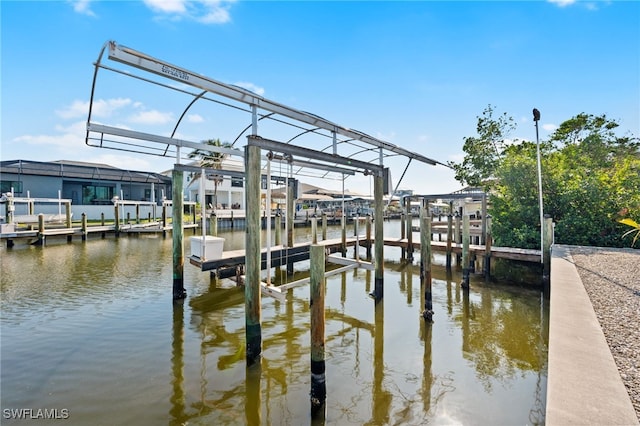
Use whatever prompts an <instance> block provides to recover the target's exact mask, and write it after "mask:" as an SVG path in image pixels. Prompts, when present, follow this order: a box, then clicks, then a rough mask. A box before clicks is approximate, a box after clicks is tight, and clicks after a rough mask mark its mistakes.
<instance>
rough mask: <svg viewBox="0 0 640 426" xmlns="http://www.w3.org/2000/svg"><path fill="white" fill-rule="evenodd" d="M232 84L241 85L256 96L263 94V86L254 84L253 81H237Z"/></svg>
mask: <svg viewBox="0 0 640 426" xmlns="http://www.w3.org/2000/svg"><path fill="white" fill-rule="evenodd" d="M233 84H234V85H235V86H238V87H242V88H243V89H247V90H248V91H250V92H253V93H255V94H256V95H258V96H264V88H263V87H260V86H256V85H255V84H253V83H249V82H247V81H239V82H237V83H233Z"/></svg>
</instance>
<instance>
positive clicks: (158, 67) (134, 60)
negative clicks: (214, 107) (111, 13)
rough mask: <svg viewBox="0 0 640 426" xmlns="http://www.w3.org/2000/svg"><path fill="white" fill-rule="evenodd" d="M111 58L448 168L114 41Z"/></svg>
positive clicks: (110, 53) (110, 47) (110, 46)
mask: <svg viewBox="0 0 640 426" xmlns="http://www.w3.org/2000/svg"><path fill="white" fill-rule="evenodd" d="M109 59H111V60H114V61H117V62H121V63H124V64H127V65H130V66H133V67H136V68H139V69H142V70H145V71H148V72H151V73H154V74H157V75H160V76H163V77H166V78H169V79H172V80H175V81H179V82H181V83H184V84H187V85H190V86H194V87H198V88H200V89H203V90H206V91H209V92H212V93H215V94H218V95H221V96H224V97H227V98H230V99H233V100H236V101H238V102H242V103H245V104H248V105H252V106H254V107H258V108H261V109H263V110H266V111H269V112H273V113H277V114H280V115H283V116H285V117H288V118H291V119H294V120H297V121H300V122H302V123H307V124H310V125H312V126H315V127H319V128H321V129H325V130H328V131H330V132H335V133H338V134H341V135H343V136H347V137H349V138H353V139H356V140H359V141H362V142H365V143H368V144H370V145H373V146H376V147H379V148H383V149H385V150H388V151H391V152H393V153H396V154H399V155H403V156H405V157H408V158H411V159H415V160H417V161H420V162H422V163H426V164H430V165H436V164H440V165H443V166H446V164H444V163H441V162H439V161H436V160H433V159H431V158H428V157H425V156H423V155H421V154H418V153H415V152H411V151H408V150H406V149H403V148H400V147H398V146H396V145H394V144H392V143H389V142H385V141H382V140H380V139H377V138H374V137H372V136H369V135H367V134H365V133H362V132H359V131H357V130H353V129H349V128H346V127H342V126H339V125H338V124H336V123H333V122H331V121H329V120H326V119H325V118H322V117H320V116H317V115H315V114H311V113H309V112H305V111H300V110H296V109H294V108H290V107H287V106H285V105H282V104H280V103H277V102H274V101H271V100H268V99H266V98H263V97H262V96H259V95H256V94H255V93H253V92H250V91H249V90H246V89H243V88H241V87H238V86H234V85H230V84H225V83H222V82H220V81H217V80H214V79H211V78H208V77H205V76H202V75H199V74H196V73H193V72H191V71H189V70H186V69H184V68H181V67H178V66H176V65H172V64H169V63H168V62H164V61H161V60H159V59H156V58H153V57H151V56H149V55H146V54H144V53H142V52H138V51H136V50H134V49H131V48H128V47H125V46H121V45H119V44H117V43H116V42H115V41H110V42H109Z"/></svg>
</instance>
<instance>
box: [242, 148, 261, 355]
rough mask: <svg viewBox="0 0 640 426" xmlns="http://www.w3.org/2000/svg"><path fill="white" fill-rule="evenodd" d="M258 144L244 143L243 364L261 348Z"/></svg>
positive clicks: (257, 353) (259, 351)
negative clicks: (245, 348)
mask: <svg viewBox="0 0 640 426" xmlns="http://www.w3.org/2000/svg"><path fill="white" fill-rule="evenodd" d="M260 152H261V150H260V147H259V146H255V145H247V146H246V147H245V160H244V161H245V170H246V178H245V180H246V190H245V205H246V206H247V209H246V219H245V220H246V233H245V268H246V270H245V285H244V301H245V302H244V303H245V325H246V327H245V333H246V345H247V350H246V357H247V365H248V366H250V365H253V364H255V363H256V362H258V361H259V360H260V355H261V352H262V324H261V305H262V302H261V293H260V260H261V259H260V204H259V203H256V200H260Z"/></svg>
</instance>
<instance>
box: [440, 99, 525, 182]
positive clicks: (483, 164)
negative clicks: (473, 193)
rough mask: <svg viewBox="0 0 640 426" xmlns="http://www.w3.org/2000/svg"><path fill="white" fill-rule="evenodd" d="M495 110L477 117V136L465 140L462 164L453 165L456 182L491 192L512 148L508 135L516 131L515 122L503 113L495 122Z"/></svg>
mask: <svg viewBox="0 0 640 426" xmlns="http://www.w3.org/2000/svg"><path fill="white" fill-rule="evenodd" d="M493 114H494V107H493V106H492V105H488V106H487V107H486V108H485V109H484V111H483V112H482V116H480V117H478V125H477V127H476V130H477V133H478V134H477V136H469V137H466V138H464V146H463V148H462V149H463V151H464V152H465V154H466V155H465V157H464V159H463V161H462V163H455V162H452V161H450V162H449V166H450V167H452V168H453V170H454V171H455V172H456V180H458V181H459V182H461V183H462V184H466V185H470V186H475V187H481V186H484V187H485V188H489V187H490V186H491V182H492V180H493V178H495V172H496V170H497V169H498V168H499V166H500V163H501V161H502V158H503V154H504V151H505V149H506V147H507V146H509V144H510V140H509V139H508V136H509V134H510V133H511V132H512V131H513V130H514V129H515V127H516V126H515V124H514V121H513V118H511V117H508V116H507V114H506V113H503V114H502V115H500V116H499V117H497V118H494V116H493Z"/></svg>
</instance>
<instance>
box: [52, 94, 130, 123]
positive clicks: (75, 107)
mask: <svg viewBox="0 0 640 426" xmlns="http://www.w3.org/2000/svg"><path fill="white" fill-rule="evenodd" d="M128 105H131V99H128V98H114V99H99V100H97V101H95V102H94V103H93V110H92V112H91V113H92V115H93V116H95V117H109V116H111V115H112V114H113V112H115V111H116V110H119V109H121V108H123V107H125V106H128ZM56 114H57V115H58V116H59V117H61V118H64V119H66V120H68V119H72V118H79V117H86V116H87V115H88V114H89V102H87V101H80V100H75V101H73V102H72V103H71V105H68V106H66V107H64V108H62V109H59V110H56Z"/></svg>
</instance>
